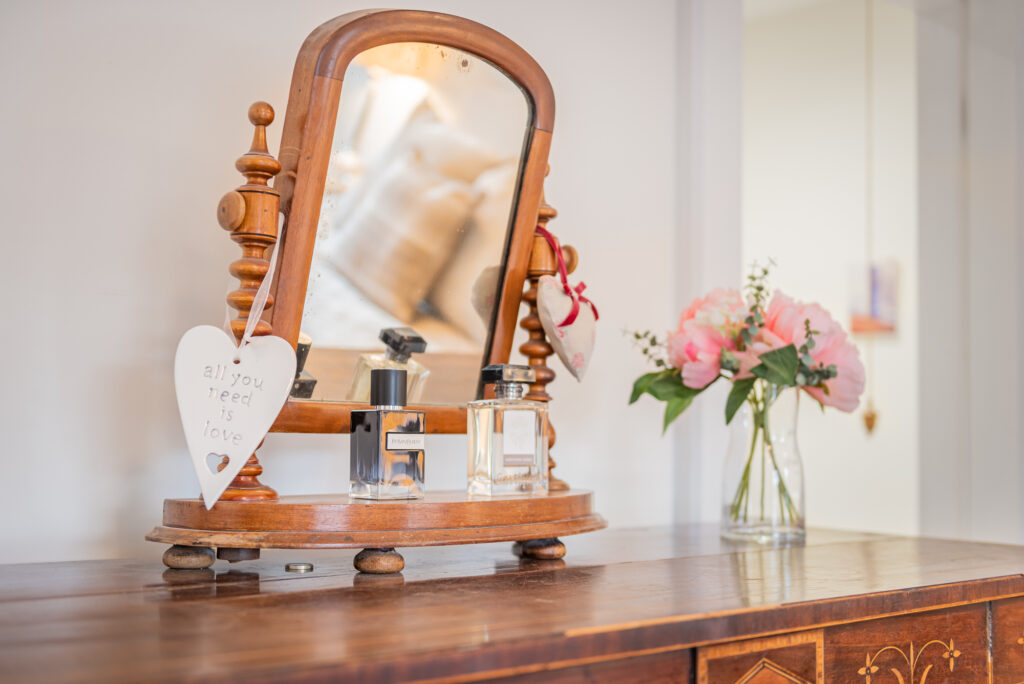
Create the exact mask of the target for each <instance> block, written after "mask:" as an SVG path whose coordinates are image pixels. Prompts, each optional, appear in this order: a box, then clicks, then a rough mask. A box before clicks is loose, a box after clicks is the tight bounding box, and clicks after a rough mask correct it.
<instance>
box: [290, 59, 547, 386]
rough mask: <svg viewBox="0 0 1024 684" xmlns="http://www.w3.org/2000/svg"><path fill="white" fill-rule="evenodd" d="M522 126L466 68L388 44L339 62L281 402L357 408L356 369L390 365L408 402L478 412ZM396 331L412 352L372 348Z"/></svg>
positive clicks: (482, 72) (500, 92) (501, 79)
mask: <svg viewBox="0 0 1024 684" xmlns="http://www.w3.org/2000/svg"><path fill="white" fill-rule="evenodd" d="M530 119H531V113H530V108H529V104H528V101H527V99H526V96H525V95H524V93H523V92H522V91H521V90H520V88H519V87H518V86H517V85H516V84H515V83H514V82H513V81H512V80H511V79H509V78H508V76H506V75H505V74H504V73H503V72H501V71H499V70H498V69H497V68H495V67H494V66H493V65H491V64H490V63H488V62H485V61H483V60H481V59H480V58H478V57H476V56H474V55H471V54H468V53H465V52H461V51H459V50H455V49H452V48H449V47H445V46H440V45H431V44H426V43H395V44H390V45H383V46H380V47H377V48H373V49H371V50H367V51H366V52H363V53H361V54H360V55H359V56H358V57H357V58H356V59H355V60H353V62H352V63H351V64H350V65H349V67H348V69H347V71H346V72H345V79H344V83H343V86H342V91H341V97H340V103H339V108H338V118H337V124H336V126H335V130H334V142H333V146H332V152H331V158H330V164H329V167H328V171H327V180H326V184H325V188H324V197H323V203H322V205H321V208H320V219H319V223H318V225H317V237H316V244H315V247H314V251H313V261H312V265H311V268H310V273H309V286H308V289H307V292H306V301H305V305H304V309H303V316H302V333H303V335H304V336H306V337H305V338H304V339H306V340H307V341H308V342H309V343H310V345H311V346H310V349H309V352H308V355H307V356H306V360H305V365H304V368H303V369H302V372H301V374H300V378H297V381H296V390H295V391H293V397H295V398H310V399H312V400H323V401H362V402H365V401H367V399H368V397H366V396H362V394H363V393H364V392H363V389H365V387H366V384H365V383H362V382H361V381H360V378H359V377H357V367H358V370H359V371H360V372H367V373H368V372H369V370H368V369H369V368H372V367H381V364H391V363H399V364H401V363H403V359H410V361H408V362H406V363H412V362H415V364H414V367H417V368H419V370H420V371H421V372H420V373H417V374H414V373H410V375H415V376H416V377H415V380H416V386H415V387H413V386H410V388H409V389H410V394H409V401H410V403H413V402H415V403H425V404H451V403H465V402H467V401H470V400H472V399H474V398H475V397H476V393H477V385H478V380H479V374H480V368H481V365H482V361H483V358H484V353H485V351H486V350H485V345H486V344H487V340H488V332H489V330H490V328H491V324H492V323H491V321H492V318H493V309H494V303H495V301H496V300H497V295H498V288H499V287H500V284H501V283H500V281H501V275H502V272H503V258H504V251H505V244H506V241H507V236H508V232H509V229H510V220H511V219H512V217H513V210H514V207H515V198H516V196H517V191H518V184H519V175H520V166H521V163H522V158H523V153H524V143H525V141H526V135H527V132H528V130H529V127H530ZM400 328H406V329H408V328H411V329H412V330H405V331H403V333H402V334H405V335H415V336H418V337H421V338H422V339H423V340H424V341H425V343H426V345H425V350H424V351H423V352H422V353H416V352H417V351H418V350H419V349H420V348H421V346H420V345H418V344H412V345H408V344H406V346H405V347H404V348H403V349H397V348H396V346H395V345H396V344H397V343H396V342H395V340H398V339H400V338H401V334H395V333H393V332H392V333H388V334H382V331H384V330H386V329H400ZM385 340H386V341H388V342H389V344H388V345H385V342H384V341H385ZM410 352H411V353H412V356H411V357H409V353H410ZM361 357H362V359H361ZM422 371H425V373H424V372H422ZM300 381H301V382H300Z"/></svg>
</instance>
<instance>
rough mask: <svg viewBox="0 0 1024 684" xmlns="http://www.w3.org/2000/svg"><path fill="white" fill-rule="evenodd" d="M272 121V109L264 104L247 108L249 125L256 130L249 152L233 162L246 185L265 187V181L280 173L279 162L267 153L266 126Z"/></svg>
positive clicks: (254, 104)
mask: <svg viewBox="0 0 1024 684" xmlns="http://www.w3.org/2000/svg"><path fill="white" fill-rule="evenodd" d="M273 121H274V108H273V107H271V106H270V105H269V104H267V103H266V102H255V103H253V105H252V106H251V107H249V123H251V124H252V125H253V126H255V127H256V130H254V131H253V134H252V145H251V146H250V147H249V151H248V152H246V153H245V154H243V155H242V156H241V157H239V158H238V161H236V162H235V168H236V169H238V170H239V171H240V172H241V173H242V174H243V175H244V176H245V179H246V181H247V182H248V183H247V184H248V185H262V186H266V185H267V181H269V180H270V179H271V178H273V177H274V176H276V175H277V174H278V173H279V172H280V171H281V162H279V161H277V160H276V159H274V158H273V157H272V156H270V153H269V152H268V151H267V126H269V125H270V124H271V123H273Z"/></svg>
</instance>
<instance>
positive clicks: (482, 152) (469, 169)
mask: <svg viewBox="0 0 1024 684" xmlns="http://www.w3.org/2000/svg"><path fill="white" fill-rule="evenodd" d="M395 150H396V151H404V150H413V151H415V152H416V153H417V154H419V155H420V158H421V159H423V162H424V163H425V164H427V165H428V166H431V167H433V168H435V169H437V170H438V171H439V172H440V173H442V174H444V175H445V176H448V177H449V178H453V179H455V180H460V181H462V182H464V183H473V182H474V181H476V180H477V178H478V177H479V176H480V174H481V173H483V172H484V171H486V170H487V169H489V168H491V167H493V166H495V165H496V164H499V163H500V162H501V161H502V159H501V157H500V156H498V154H497V153H496V152H495V151H494V150H493V149H491V148H490V147H488V146H487V145H485V144H484V143H482V142H481V141H480V140H479V139H478V138H476V137H474V136H473V135H470V134H469V133H466V132H465V131H463V130H461V129H459V128H456V127H455V126H452V125H449V124H447V123H443V122H441V121H438V120H437V119H436V118H435V116H434V115H433V114H432V113H430V114H427V113H425V112H424V113H420V114H417V116H416V117H414V118H413V119H412V120H411V121H410V122H409V127H408V128H407V129H406V130H405V131H404V132H403V133H402V135H401V137H400V138H399V139H398V140H397V141H396V142H395Z"/></svg>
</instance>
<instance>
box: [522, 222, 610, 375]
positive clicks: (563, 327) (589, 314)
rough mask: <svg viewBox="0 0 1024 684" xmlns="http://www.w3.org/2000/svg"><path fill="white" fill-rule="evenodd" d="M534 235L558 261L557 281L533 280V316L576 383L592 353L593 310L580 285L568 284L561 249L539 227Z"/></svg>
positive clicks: (595, 322)
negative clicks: (534, 315) (535, 287)
mask: <svg viewBox="0 0 1024 684" xmlns="http://www.w3.org/2000/svg"><path fill="white" fill-rule="evenodd" d="M537 234H538V235H540V236H542V237H543V238H544V239H545V240H547V243H548V245H550V246H551V249H552V250H553V251H554V253H555V259H556V260H557V262H558V278H555V277H554V276H542V277H541V278H540V279H539V280H538V281H537V315H538V316H539V317H540V322H541V325H542V326H543V327H544V333H545V334H546V335H547V338H548V342H549V343H550V344H551V346H552V348H553V349H554V350H555V353H556V354H557V355H558V358H559V359H560V360H561V361H562V364H563V365H564V366H565V367H566V369H567V370H568V371H569V372H570V373H571V374H572V376H573V377H574V378H576V379H577V380H582V379H583V374H584V373H586V372H587V366H589V365H590V358H591V356H593V353H594V342H595V340H596V337H597V325H596V324H597V320H598V313H597V307H596V306H594V303H593V302H591V301H590V300H589V299H587V298H586V297H584V296H583V291H584V290H585V289H586V287H587V286H586V285H585V284H584V283H582V282H581V283H580V284H579V285H577V286H576V287H572V286H570V285H569V273H568V269H567V268H566V265H565V256H564V255H563V254H562V247H561V245H559V244H558V239H557V238H555V236H554V235H552V234H551V233H550V232H548V231H547V230H546V229H545V228H543V227H542V226H537Z"/></svg>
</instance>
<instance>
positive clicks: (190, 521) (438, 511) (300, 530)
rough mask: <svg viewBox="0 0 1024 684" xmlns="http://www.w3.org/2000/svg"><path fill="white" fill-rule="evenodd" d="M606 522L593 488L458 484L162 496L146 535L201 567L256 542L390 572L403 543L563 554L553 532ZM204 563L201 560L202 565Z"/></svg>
mask: <svg viewBox="0 0 1024 684" xmlns="http://www.w3.org/2000/svg"><path fill="white" fill-rule="evenodd" d="M606 525H607V523H606V522H605V520H604V518H602V517H601V516H600V515H598V514H597V513H595V512H594V510H593V494H591V492H588V491H583V490H578V489H568V490H563V491H557V492H551V493H550V494H548V495H546V496H537V497H511V496H509V497H486V498H484V497H479V498H477V497H474V498H470V497H469V496H468V495H467V494H466V492H464V491H453V492H430V493H428V494H427V496H426V498H424V499H418V500H402V501H369V500H349V498H348V496H347V495H345V494H325V495H318V496H283V497H280V498H279V499H277V500H274V501H219V502H218V503H217V504H216V505H215V506H214V507H213V509H212V510H209V511H208V510H206V507H205V506H203V502H202V500H200V499H166V500H165V501H164V517H163V525H161V526H159V527H156V528H154V529H153V531H152V532H150V533H149V534H148V535H146V539H148V540H150V541H155V542H163V543H165V544H173V545H174V546H172V547H171V548H170V549H168V551H167V552H166V553H165V554H164V563H165V564H166V565H167V566H168V567H172V568H196V567H206V566H208V565H209V564H210V563H212V562H213V554H212V553H211V552H210V551H209V549H210V548H216V549H217V557H218V558H222V559H226V560H229V561H232V562H234V561H238V560H248V559H252V558H258V557H259V549H351V548H362V549H364V551H363V552H361V553H360V554H358V555H357V556H356V559H355V566H356V568H357V569H359V570H360V571H362V572H370V573H390V572H399V571H401V569H402V568H403V567H404V565H405V562H404V560H403V559H402V556H401V555H400V554H399V553H398V552H397V551H395V549H396V548H400V547H405V546H443V545H447V544H478V543H483V542H501V541H511V542H517V544H516V546H515V547H514V549H513V551H514V552H515V553H516V554H517V555H520V556H524V557H529V558H537V559H555V558H561V557H562V556H563V555H565V545H564V544H562V542H561V541H559V540H558V537H560V536H567V535H570V534H579V533H581V532H591V531H593V530H599V529H602V528H604V527H605V526H606ZM203 563H205V565H203Z"/></svg>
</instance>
